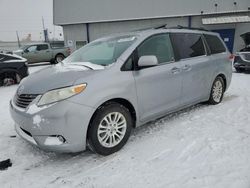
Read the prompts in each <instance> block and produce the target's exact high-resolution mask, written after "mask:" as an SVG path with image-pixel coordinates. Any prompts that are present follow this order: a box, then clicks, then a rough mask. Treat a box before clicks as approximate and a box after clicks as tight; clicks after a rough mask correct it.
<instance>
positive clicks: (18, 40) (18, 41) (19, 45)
mask: <svg viewBox="0 0 250 188" xmlns="http://www.w3.org/2000/svg"><path fill="white" fill-rule="evenodd" d="M16 37H17V43H18V47H19V48H20V47H21V44H20V39H19V35H18V31H16Z"/></svg>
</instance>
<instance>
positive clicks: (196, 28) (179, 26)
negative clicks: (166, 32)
mask: <svg viewBox="0 0 250 188" xmlns="http://www.w3.org/2000/svg"><path fill="white" fill-rule="evenodd" d="M166 29H190V30H199V31H209V30H207V29H205V28H203V27H185V26H182V25H177V26H175V27H169V28H166Z"/></svg>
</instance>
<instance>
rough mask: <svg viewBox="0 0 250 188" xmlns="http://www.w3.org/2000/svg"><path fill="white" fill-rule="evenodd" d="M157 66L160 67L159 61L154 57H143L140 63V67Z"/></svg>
mask: <svg viewBox="0 0 250 188" xmlns="http://www.w3.org/2000/svg"><path fill="white" fill-rule="evenodd" d="M155 65H158V59H157V57H156V56H154V55H145V56H141V57H140V59H139V61H138V66H139V67H150V66H155Z"/></svg>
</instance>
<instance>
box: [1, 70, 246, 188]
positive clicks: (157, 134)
mask: <svg viewBox="0 0 250 188" xmlns="http://www.w3.org/2000/svg"><path fill="white" fill-rule="evenodd" d="M41 68H43V66H39V67H31V68H30V72H35V71H37V70H39V69H41ZM249 83H250V74H245V73H242V74H239V73H233V79H232V83H231V86H230V88H229V90H228V91H227V92H226V94H225V97H224V100H223V102H222V103H221V104H219V105H216V106H209V105H206V104H199V105H196V106H193V107H191V108H188V109H185V110H182V111H180V112H177V113H174V114H170V115H168V116H166V117H164V118H162V119H159V120H157V121H155V122H151V123H148V124H147V125H145V126H142V127H139V128H137V129H136V130H134V131H133V133H132V136H131V138H130V139H129V141H128V143H127V144H126V145H125V147H124V148H123V149H122V150H121V151H119V152H117V153H115V154H113V155H110V156H107V157H103V156H98V155H96V154H93V153H91V152H90V151H85V152H82V153H78V154H56V153H46V152H43V151H42V150H40V149H38V148H36V147H33V146H31V145H29V144H28V143H26V142H25V141H23V140H22V139H21V138H19V137H18V136H16V133H15V131H14V122H13V121H12V119H11V117H10V115H9V110H8V108H9V100H10V99H11V97H12V96H13V95H14V92H15V90H16V89H17V86H11V87H2V88H0V161H2V160H5V159H8V158H10V159H11V161H12V163H13V165H12V167H10V168H8V169H7V170H4V171H0V187H1V188H2V187H4V188H5V187H14V188H15V187H25V188H26V187H84V188H85V187H124V188H125V187H126V188H127V187H141V188H146V187H164V188H165V187H168V188H181V187H185V188H196V187H197V188H201V187H202V188H208V187H209V188H224V187H225V188H249V187H250V86H249ZM38 84H39V83H38Z"/></svg>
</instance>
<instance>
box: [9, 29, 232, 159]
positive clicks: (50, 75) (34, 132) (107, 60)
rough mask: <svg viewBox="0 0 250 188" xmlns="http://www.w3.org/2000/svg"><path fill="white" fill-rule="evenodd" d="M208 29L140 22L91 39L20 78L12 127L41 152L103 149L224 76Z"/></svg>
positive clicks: (207, 93) (211, 98)
mask: <svg viewBox="0 0 250 188" xmlns="http://www.w3.org/2000/svg"><path fill="white" fill-rule="evenodd" d="M230 57H231V54H230V53H229V52H228V50H227V48H226V46H225V44H224V43H223V41H222V40H221V39H220V37H219V35H218V34H216V33H212V32H208V31H201V30H192V29H148V30H144V31H136V32H131V33H125V34H117V35H112V36H109V37H105V38H101V39H98V40H95V41H93V42H91V43H89V44H88V45H86V46H84V47H82V48H81V49H79V50H77V51H76V52H74V53H73V54H72V55H70V56H69V57H68V58H66V59H65V60H64V61H63V62H62V63H59V64H57V65H52V66H50V67H48V68H45V69H43V70H40V71H38V72H36V73H33V74H31V75H30V76H29V77H27V78H26V79H24V80H23V81H22V82H21V83H20V86H19V87H18V89H17V92H16V93H15V95H14V97H13V99H12V100H11V101H10V112H11V115H12V118H13V119H14V121H15V129H16V132H17V133H18V134H19V135H20V136H21V137H22V138H24V139H25V140H27V141H28V142H30V143H32V144H34V145H36V146H38V147H39V148H42V149H44V150H49V151H57V152H79V151H83V150H85V149H86V148H87V147H89V148H90V149H91V150H92V151H94V152H96V153H98V154H101V155H109V154H111V153H114V152H116V151H118V150H119V149H121V148H122V147H123V146H124V144H125V143H126V142H127V140H128V138H129V136H130V132H131V129H132V128H135V127H137V126H140V125H143V124H145V123H146V122H149V121H152V120H154V119H157V118H159V117H162V116H165V115H166V114H168V113H171V112H174V111H177V110H180V109H183V108H186V107H188V106H191V105H194V104H197V103H200V102H205V101H207V102H208V103H210V104H213V105H215V104H218V103H220V102H221V101H222V98H223V94H224V92H225V91H226V89H227V88H228V87H229V85H230V82H231V77H232V63H231V62H232V61H231V59H230Z"/></svg>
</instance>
